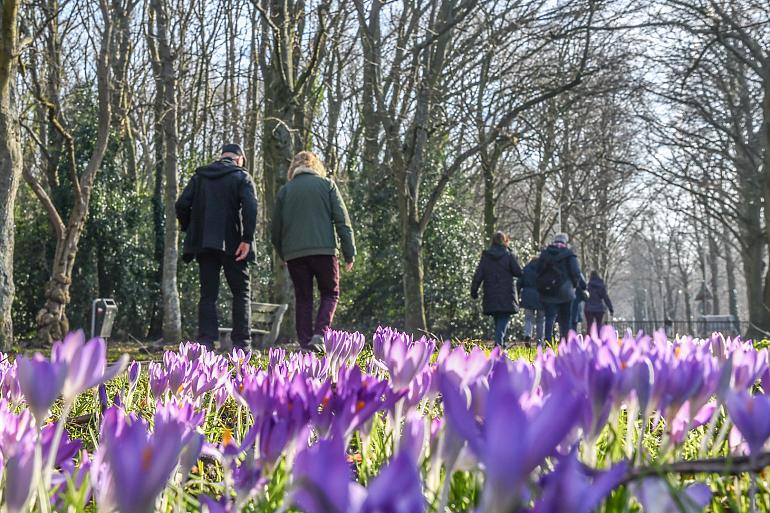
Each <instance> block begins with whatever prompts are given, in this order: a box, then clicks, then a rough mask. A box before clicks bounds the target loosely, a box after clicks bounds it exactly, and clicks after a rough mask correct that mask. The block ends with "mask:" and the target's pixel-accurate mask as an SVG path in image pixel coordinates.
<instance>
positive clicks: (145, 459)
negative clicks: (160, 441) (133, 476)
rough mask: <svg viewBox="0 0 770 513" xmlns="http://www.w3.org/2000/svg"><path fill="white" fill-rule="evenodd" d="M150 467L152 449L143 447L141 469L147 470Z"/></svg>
mask: <svg viewBox="0 0 770 513" xmlns="http://www.w3.org/2000/svg"><path fill="white" fill-rule="evenodd" d="M150 465H152V448H150V447H145V448H144V449H143V450H142V468H143V469H144V470H148V469H149V468H150Z"/></svg>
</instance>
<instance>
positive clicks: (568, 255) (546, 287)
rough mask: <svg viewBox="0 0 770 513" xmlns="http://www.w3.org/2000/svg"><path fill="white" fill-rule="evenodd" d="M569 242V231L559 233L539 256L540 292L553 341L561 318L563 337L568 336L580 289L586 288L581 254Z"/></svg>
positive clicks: (546, 324)
mask: <svg viewBox="0 0 770 513" xmlns="http://www.w3.org/2000/svg"><path fill="white" fill-rule="evenodd" d="M568 241H569V237H568V236H567V234H566V233H557V234H556V235H554V237H553V242H552V243H551V244H550V245H549V246H548V247H547V248H545V249H544V250H543V252H542V253H540V257H539V258H538V277H537V283H538V291H539V292H540V300H541V301H542V302H543V306H544V308H545V336H546V338H548V339H549V340H550V339H551V338H552V337H553V327H554V324H555V322H556V320H557V318H558V321H559V335H560V337H561V338H566V337H567V334H568V333H569V330H570V327H571V326H572V302H573V301H574V300H575V297H576V290H577V289H580V290H585V288H586V284H585V281H584V280H583V278H582V274H581V272H580V265H579V264H578V260H577V256H576V255H575V253H573V252H572V250H571V249H569V248H568V247H567V242H568Z"/></svg>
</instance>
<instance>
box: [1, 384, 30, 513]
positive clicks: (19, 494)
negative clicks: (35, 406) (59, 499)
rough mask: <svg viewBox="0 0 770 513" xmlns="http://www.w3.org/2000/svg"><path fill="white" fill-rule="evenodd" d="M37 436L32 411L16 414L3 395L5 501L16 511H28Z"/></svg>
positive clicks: (2, 443)
mask: <svg viewBox="0 0 770 513" xmlns="http://www.w3.org/2000/svg"><path fill="white" fill-rule="evenodd" d="M36 436H37V428H36V427H35V425H34V423H33V419H32V415H30V413H29V411H22V412H21V413H20V414H19V415H16V414H15V413H13V411H11V409H10V407H9V405H8V403H7V402H6V401H5V399H0V481H2V480H3V473H5V493H4V495H5V504H6V507H7V508H8V510H9V511H10V512H13V513H16V512H22V511H26V505H27V501H28V500H29V497H30V493H31V489H32V483H33V481H34V480H33V472H34V462H35V439H36ZM3 469H4V470H3Z"/></svg>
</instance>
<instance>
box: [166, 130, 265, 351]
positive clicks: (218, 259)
mask: <svg viewBox="0 0 770 513" xmlns="http://www.w3.org/2000/svg"><path fill="white" fill-rule="evenodd" d="M244 165H245V158H244V156H243V150H242V149H241V147H240V146H238V145H237V144H225V145H224V146H223V147H222V156H221V158H220V159H219V160H217V161H216V162H212V163H211V164H208V165H206V166H203V167H199V168H198V169H196V171H195V174H194V175H193V177H192V178H191V179H190V181H189V182H188V183H187V186H186V187H185V188H184V191H182V195H181V196H180V197H179V199H178V200H177V202H176V205H175V206H176V217H177V219H178V220H179V222H180V224H181V226H182V231H184V232H185V239H184V248H183V256H182V258H183V260H184V261H185V262H190V261H192V260H196V261H197V262H198V268H199V275H200V301H199V303H198V342H200V343H201V344H203V345H205V346H207V347H209V348H213V346H214V341H215V340H217V339H218V338H219V320H218V319H217V298H218V297H219V279H220V272H221V271H222V270H223V269H224V272H225V279H226V280H227V284H228V286H229V287H230V290H231V291H232V295H233V304H232V312H233V331H232V333H231V340H232V342H233V346H236V347H248V346H249V345H250V344H251V305H250V304H249V302H250V300H251V298H250V284H249V267H248V265H249V263H250V262H253V261H254V248H253V243H254V231H255V230H256V226H257V197H256V193H255V190H254V181H253V180H252V179H251V176H249V174H248V173H247V172H246V170H245V169H244Z"/></svg>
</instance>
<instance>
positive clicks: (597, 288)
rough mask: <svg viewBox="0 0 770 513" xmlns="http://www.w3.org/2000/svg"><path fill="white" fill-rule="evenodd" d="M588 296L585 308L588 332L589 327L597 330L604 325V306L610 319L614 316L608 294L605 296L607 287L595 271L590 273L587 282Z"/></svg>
mask: <svg viewBox="0 0 770 513" xmlns="http://www.w3.org/2000/svg"><path fill="white" fill-rule="evenodd" d="M588 294H589V297H588V301H586V306H585V316H586V327H587V328H588V329H589V330H590V329H591V326H593V325H594V324H595V325H596V329H597V330H598V329H599V328H601V327H602V324H603V323H604V312H605V309H604V305H607V309H609V311H610V317H612V316H613V315H615V309H614V308H613V307H612V301H610V296H609V294H607V286H606V285H605V284H604V280H602V279H601V277H600V276H599V273H597V272H596V271H591V278H590V279H589V280H588Z"/></svg>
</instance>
